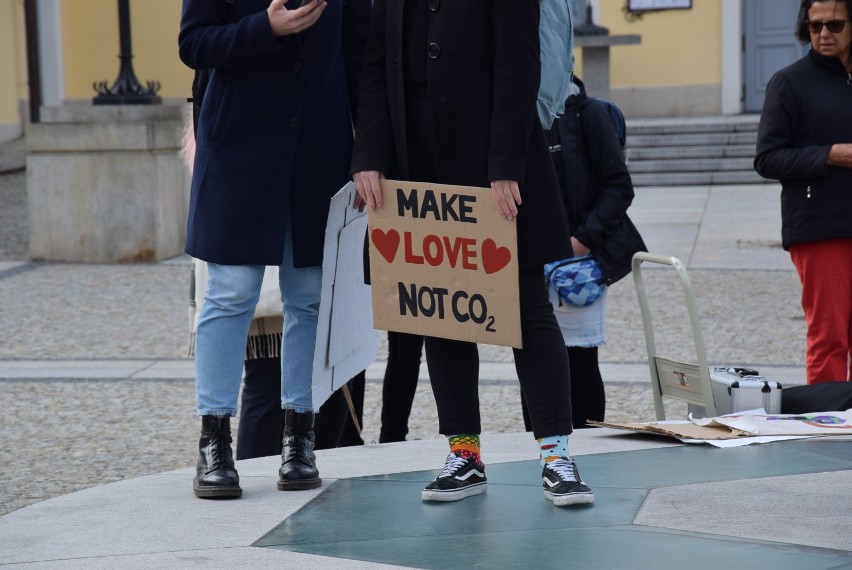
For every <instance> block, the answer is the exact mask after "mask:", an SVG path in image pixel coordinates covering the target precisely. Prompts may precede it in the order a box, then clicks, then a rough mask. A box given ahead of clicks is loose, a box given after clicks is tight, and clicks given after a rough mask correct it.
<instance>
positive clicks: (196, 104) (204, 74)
mask: <svg viewBox="0 0 852 570" xmlns="http://www.w3.org/2000/svg"><path fill="white" fill-rule="evenodd" d="M236 1H237V0H224V2H225V17H224V18H223V19H222V21H223V22H226V23H227V22H230V21H231V16H232V15H233V13H234V4H235V3H236ZM210 72H211V70H210V69H196V70H195V75H194V76H193V78H192V97H187V98H186V102H187V103H192V133H193V134H194V135H197V134H198V117H199V116H200V114H201V104H202V103H203V102H204V92H205V91H207V84H208V83H210Z"/></svg>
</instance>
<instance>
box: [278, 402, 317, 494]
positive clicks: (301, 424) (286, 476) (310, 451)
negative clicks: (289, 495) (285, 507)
mask: <svg viewBox="0 0 852 570" xmlns="http://www.w3.org/2000/svg"><path fill="white" fill-rule="evenodd" d="M316 461H317V456H316V454H314V414H313V413H312V412H306V413H299V412H296V411H295V410H286V411H285V415H284V449H283V450H282V451H281V469H279V470H278V490H279V491H297V490H300V489H316V488H317V487H319V486H320V485H322V479H320V478H319V471H318V470H317V463H316Z"/></svg>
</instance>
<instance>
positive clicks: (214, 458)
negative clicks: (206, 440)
mask: <svg viewBox="0 0 852 570" xmlns="http://www.w3.org/2000/svg"><path fill="white" fill-rule="evenodd" d="M232 441H233V439H232V438H231V435H230V434H229V433H228V432H226V431H216V432H214V433H213V435H212V436H211V438H210V443H211V445H210V464H209V465H208V469H207V472H208V473H210V472H211V471H215V470H216V469H218V468H219V467H223V466H224V467H230V466H231V465H232V464H233V459H232V452H231V442H232Z"/></svg>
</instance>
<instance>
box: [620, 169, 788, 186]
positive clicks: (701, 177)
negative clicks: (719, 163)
mask: <svg viewBox="0 0 852 570" xmlns="http://www.w3.org/2000/svg"><path fill="white" fill-rule="evenodd" d="M631 178H632V180H633V186H635V187H637V188H638V187H641V186H709V185H711V184H775V183H776V181H775V180H766V179H764V178H761V176H760V175H758V174H757V173H756V172H754V171H749V172H746V171H732V172H724V171H723V172H668V173H656V172H655V173H647V174H643V173H638V174H631Z"/></svg>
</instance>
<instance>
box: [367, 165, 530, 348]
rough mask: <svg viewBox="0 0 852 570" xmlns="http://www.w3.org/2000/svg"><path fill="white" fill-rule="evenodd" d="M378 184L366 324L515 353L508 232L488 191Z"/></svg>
mask: <svg viewBox="0 0 852 570" xmlns="http://www.w3.org/2000/svg"><path fill="white" fill-rule="evenodd" d="M381 184H382V187H383V189H382V192H381V194H382V196H383V198H384V207H383V208H378V209H376V210H371V211H370V214H369V226H370V231H369V235H370V244H371V249H372V254H371V256H370V273H371V279H372V292H373V319H374V326H375V327H376V328H380V329H386V330H394V331H399V332H410V333H415V334H422V335H428V336H436V337H442V338H451V339H457V340H465V341H472V342H483V343H488V344H499V345H506V346H514V347H518V348H520V346H521V332H520V308H519V301H518V265H517V243H516V241H517V238H516V227H515V223H514V221H507V220H506V219H504V218H503V216H502V215H501V214H500V213H497V212H494V210H493V209H492V208H491V207H490V206H489V202H490V200H488V198H487V196H488V189H485V188H472V187H466V186H449V185H442V184H420V183H411V182H399V181H389V180H382V181H381ZM518 199H519V197H518ZM513 204H514V201H513Z"/></svg>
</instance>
